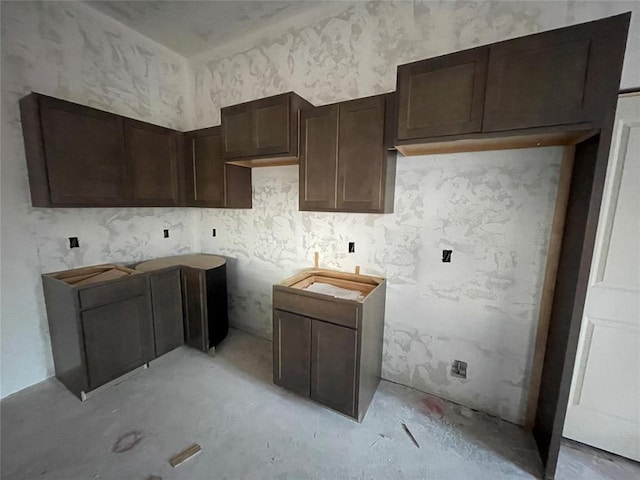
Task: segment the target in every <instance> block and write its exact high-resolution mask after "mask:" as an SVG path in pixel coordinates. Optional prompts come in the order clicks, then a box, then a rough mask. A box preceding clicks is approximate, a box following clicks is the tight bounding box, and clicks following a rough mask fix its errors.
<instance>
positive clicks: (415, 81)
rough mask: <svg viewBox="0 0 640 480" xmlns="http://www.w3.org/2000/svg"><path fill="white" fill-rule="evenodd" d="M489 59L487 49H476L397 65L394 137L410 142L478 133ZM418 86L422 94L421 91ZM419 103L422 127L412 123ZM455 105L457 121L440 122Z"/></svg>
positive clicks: (480, 124)
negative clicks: (396, 106) (442, 136)
mask: <svg viewBox="0 0 640 480" xmlns="http://www.w3.org/2000/svg"><path fill="white" fill-rule="evenodd" d="M488 58H489V47H479V48H474V49H471V50H465V51H462V52H458V53H452V54H449V55H443V56H440V57H436V58H430V59H427V60H421V61H418V62H414V63H409V64H406V65H400V66H399V67H398V79H397V95H398V124H397V138H398V139H399V140H410V139H418V138H427V137H437V136H441V135H456V134H461V133H473V132H480V131H481V130H482V117H483V110H484V96H485V87H486V81H487V64H488ZM419 80H422V85H420V84H419ZM420 87H422V88H423V89H424V91H420V90H419V88H420ZM454 88H462V90H460V91H458V90H453V89H454ZM416 96H417V97H418V98H415V97H416ZM418 101H421V102H422V103H424V108H425V109H426V111H425V112H423V115H424V116H425V117H426V118H424V119H423V122H424V124H412V117H413V115H414V112H413V110H412V109H415V108H416V104H417V103H418ZM454 102H457V103H454ZM454 106H455V107H456V108H455V110H456V111H457V113H458V115H456V118H455V119H454V118H452V119H447V120H443V117H446V116H447V115H449V114H450V111H451V109H452V108H453V107H454Z"/></svg>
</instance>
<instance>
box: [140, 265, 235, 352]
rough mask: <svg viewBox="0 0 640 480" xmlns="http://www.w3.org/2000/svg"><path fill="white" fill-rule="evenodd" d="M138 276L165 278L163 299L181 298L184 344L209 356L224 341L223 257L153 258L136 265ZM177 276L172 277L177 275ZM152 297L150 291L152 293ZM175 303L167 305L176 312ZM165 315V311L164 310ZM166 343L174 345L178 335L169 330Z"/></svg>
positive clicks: (224, 297)
mask: <svg viewBox="0 0 640 480" xmlns="http://www.w3.org/2000/svg"><path fill="white" fill-rule="evenodd" d="M135 269H136V270H137V271H140V272H148V273H149V275H150V276H151V277H150V278H151V279H152V282H151V286H152V289H153V286H154V282H153V279H154V278H155V277H156V276H162V277H164V283H163V286H164V287H165V288H164V292H165V295H167V296H171V298H172V299H173V298H175V297H176V296H180V295H182V310H181V314H180V315H181V316H180V321H181V322H182V319H183V318H184V343H186V344H187V345H189V346H190V347H193V348H196V349H198V350H201V351H203V352H208V351H209V350H210V349H211V348H212V347H215V346H216V345H218V344H219V343H220V342H221V341H222V340H224V339H225V337H226V336H227V333H228V332H229V317H228V314H227V264H226V260H225V259H224V258H223V257H219V256H217V255H209V254H204V253H200V254H190V255H176V256H173V257H164V258H156V259H153V260H147V261H145V262H142V263H139V264H137V265H135ZM176 270H177V273H171V272H172V271H176ZM152 295H153V290H152ZM178 301H179V300H178V299H175V300H171V301H168V305H167V307H170V308H172V309H175V313H174V315H173V316H175V315H177V307H176V305H177V303H178ZM165 312H166V310H165ZM167 330H168V333H167V337H168V340H166V341H167V342H169V343H172V342H173V343H175V342H176V341H177V340H178V336H177V335H178V333H177V332H176V331H174V330H172V329H171V328H168V329H167Z"/></svg>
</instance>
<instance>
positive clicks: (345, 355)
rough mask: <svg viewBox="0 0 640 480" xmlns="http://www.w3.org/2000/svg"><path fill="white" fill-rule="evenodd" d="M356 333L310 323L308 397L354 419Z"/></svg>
mask: <svg viewBox="0 0 640 480" xmlns="http://www.w3.org/2000/svg"><path fill="white" fill-rule="evenodd" d="M357 352H358V333H357V331H356V330H352V329H350V328H346V327H340V326H338V325H333V324H331V323H326V322H321V321H318V320H312V322H311V398H312V399H313V400H315V401H317V402H320V403H322V404H324V405H327V406H328V407H331V408H333V409H334V410H337V411H339V412H342V413H344V414H346V415H349V416H351V417H355V416H356V387H357V375H356V356H357Z"/></svg>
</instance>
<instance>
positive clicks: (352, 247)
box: [349, 242, 356, 253]
mask: <svg viewBox="0 0 640 480" xmlns="http://www.w3.org/2000/svg"><path fill="white" fill-rule="evenodd" d="M349 253H356V242H349Z"/></svg>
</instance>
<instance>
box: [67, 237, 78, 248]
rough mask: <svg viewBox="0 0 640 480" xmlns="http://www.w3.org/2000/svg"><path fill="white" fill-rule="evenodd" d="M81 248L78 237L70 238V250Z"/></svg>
mask: <svg viewBox="0 0 640 480" xmlns="http://www.w3.org/2000/svg"><path fill="white" fill-rule="evenodd" d="M79 246H80V243H78V237H69V248H78V247H79Z"/></svg>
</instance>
